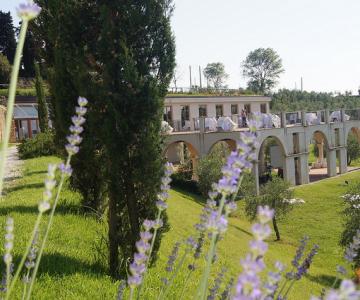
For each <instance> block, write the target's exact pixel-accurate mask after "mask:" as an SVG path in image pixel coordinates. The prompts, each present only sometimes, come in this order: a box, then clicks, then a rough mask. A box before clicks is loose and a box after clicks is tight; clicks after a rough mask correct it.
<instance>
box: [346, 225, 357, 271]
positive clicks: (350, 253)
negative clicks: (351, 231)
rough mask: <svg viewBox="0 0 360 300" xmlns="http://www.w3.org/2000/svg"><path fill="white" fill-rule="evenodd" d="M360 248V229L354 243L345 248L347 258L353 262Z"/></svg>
mask: <svg viewBox="0 0 360 300" xmlns="http://www.w3.org/2000/svg"><path fill="white" fill-rule="evenodd" d="M359 249H360V230H357V231H356V234H355V236H354V238H353V241H352V243H350V245H349V246H348V247H347V248H346V250H345V255H344V257H345V259H346V260H347V261H348V262H349V263H350V264H351V263H353V262H354V259H355V258H356V256H357V255H358V251H359Z"/></svg>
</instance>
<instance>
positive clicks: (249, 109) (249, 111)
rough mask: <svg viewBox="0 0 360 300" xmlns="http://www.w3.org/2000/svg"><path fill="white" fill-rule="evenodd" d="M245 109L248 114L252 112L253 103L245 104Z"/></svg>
mask: <svg viewBox="0 0 360 300" xmlns="http://www.w3.org/2000/svg"><path fill="white" fill-rule="evenodd" d="M244 109H245V111H246V113H247V114H249V113H251V104H245V105H244Z"/></svg>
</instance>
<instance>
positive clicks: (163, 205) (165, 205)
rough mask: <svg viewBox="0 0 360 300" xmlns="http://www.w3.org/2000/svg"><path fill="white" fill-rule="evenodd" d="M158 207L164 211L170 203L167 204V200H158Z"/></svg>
mask: <svg viewBox="0 0 360 300" xmlns="http://www.w3.org/2000/svg"><path fill="white" fill-rule="evenodd" d="M156 207H157V209H158V210H159V211H163V210H165V209H167V207H168V205H167V204H166V202H164V201H162V200H158V201H156Z"/></svg>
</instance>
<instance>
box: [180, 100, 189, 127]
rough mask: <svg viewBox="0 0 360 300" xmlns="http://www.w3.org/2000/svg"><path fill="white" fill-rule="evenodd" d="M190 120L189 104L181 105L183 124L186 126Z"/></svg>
mask: <svg viewBox="0 0 360 300" xmlns="http://www.w3.org/2000/svg"><path fill="white" fill-rule="evenodd" d="M185 121H190V109H189V106H188V105H184V106H181V126H182V127H184V126H185V124H186V122H185Z"/></svg>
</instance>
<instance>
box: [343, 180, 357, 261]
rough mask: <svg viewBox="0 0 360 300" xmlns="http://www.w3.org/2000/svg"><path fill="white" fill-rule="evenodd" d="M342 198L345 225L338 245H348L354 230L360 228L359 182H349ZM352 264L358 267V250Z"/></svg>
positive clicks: (354, 233)
mask: <svg viewBox="0 0 360 300" xmlns="http://www.w3.org/2000/svg"><path fill="white" fill-rule="evenodd" d="M343 198H344V200H345V204H346V208H345V209H344V212H343V213H344V216H345V226H344V231H343V232H342V235H341V239H340V245H342V246H344V247H348V246H349V245H350V243H351V242H352V241H353V237H354V236H355V235H356V232H357V231H358V230H360V223H359V220H360V182H356V183H353V184H351V185H350V186H349V188H348V190H347V193H346V194H345V195H344V196H343ZM354 266H355V267H360V251H358V256H357V258H356V259H355V260H354Z"/></svg>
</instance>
